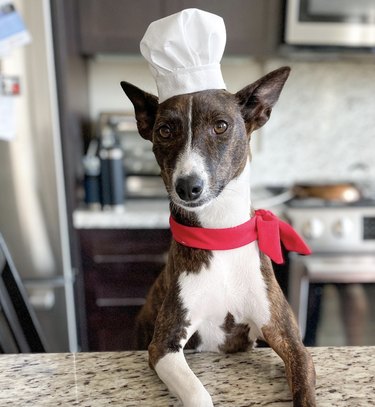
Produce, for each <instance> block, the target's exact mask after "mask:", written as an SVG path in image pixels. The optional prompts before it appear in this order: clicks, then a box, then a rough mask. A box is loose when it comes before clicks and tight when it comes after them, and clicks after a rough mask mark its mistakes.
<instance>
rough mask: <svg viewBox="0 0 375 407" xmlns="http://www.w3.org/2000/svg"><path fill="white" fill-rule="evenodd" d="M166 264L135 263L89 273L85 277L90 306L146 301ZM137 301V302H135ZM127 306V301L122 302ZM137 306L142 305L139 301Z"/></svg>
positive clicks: (104, 267) (103, 268) (106, 267)
mask: <svg viewBox="0 0 375 407" xmlns="http://www.w3.org/2000/svg"><path fill="white" fill-rule="evenodd" d="M163 267H164V264H158V263H149V264H147V265H145V264H144V263H133V264H131V265H130V266H128V265H116V267H112V266H108V265H105V266H102V267H101V269H100V270H93V271H89V272H88V274H89V275H86V276H85V281H86V283H87V285H86V286H87V287H88V288H89V290H88V292H87V294H88V295H87V300H88V301H90V306H94V307H98V306H99V307H100V306H110V303H111V301H110V299H112V300H113V303H114V304H115V303H116V301H118V302H117V304H118V305H120V304H121V300H124V299H128V300H127V301H128V303H129V304H132V303H134V299H143V300H144V299H145V298H146V295H147V293H148V290H149V289H150V287H151V285H152V284H153V283H154V281H155V280H156V278H157V276H158V275H159V273H160V272H161V270H162V269H163ZM135 301H137V300H135ZM122 304H124V306H126V301H122ZM136 305H142V302H141V301H139V302H138V303H137V304H136Z"/></svg>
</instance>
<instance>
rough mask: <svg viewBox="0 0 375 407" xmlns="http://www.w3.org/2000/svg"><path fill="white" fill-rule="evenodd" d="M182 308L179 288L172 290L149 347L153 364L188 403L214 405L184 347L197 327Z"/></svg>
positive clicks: (188, 406)
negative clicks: (187, 359) (195, 372)
mask: <svg viewBox="0 0 375 407" xmlns="http://www.w3.org/2000/svg"><path fill="white" fill-rule="evenodd" d="M187 314H188V313H187V311H186V310H183V309H182V305H181V301H180V300H179V298H178V289H177V288H176V289H175V290H173V289H172V290H170V292H169V293H168V294H167V297H166V299H165V301H164V303H163V305H162V307H161V310H160V312H159V314H158V317H157V320H156V324H155V332H154V337H153V339H152V342H151V343H150V345H149V347H148V351H149V361H150V366H151V367H152V368H154V369H155V371H156V373H157V374H158V376H159V377H160V379H161V380H162V381H163V382H164V383H165V384H166V385H167V387H168V389H169V390H170V391H171V392H172V393H173V394H175V395H176V396H177V397H178V398H179V399H180V400H181V401H182V403H183V405H184V406H185V407H210V406H213V404H212V400H211V397H210V395H209V393H208V392H207V390H206V389H205V388H204V386H203V384H202V383H201V382H200V381H199V379H198V378H197V377H196V376H195V374H194V373H193V371H192V370H191V369H190V367H189V365H188V364H187V362H186V359H185V356H184V353H183V348H184V346H185V345H186V343H187V341H188V340H189V339H190V337H191V336H192V335H193V334H194V332H195V331H196V329H197V327H198V325H199V321H192V320H190V319H189V317H188V315H187Z"/></svg>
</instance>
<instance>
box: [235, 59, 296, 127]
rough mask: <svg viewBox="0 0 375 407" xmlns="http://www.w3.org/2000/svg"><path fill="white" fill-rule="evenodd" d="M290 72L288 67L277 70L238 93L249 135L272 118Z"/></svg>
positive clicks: (237, 96)
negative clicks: (272, 112) (274, 107)
mask: <svg viewBox="0 0 375 407" xmlns="http://www.w3.org/2000/svg"><path fill="white" fill-rule="evenodd" d="M289 72H290V68H289V67H288V66H284V67H282V68H279V69H276V70H275V71H272V72H270V73H269V74H267V75H266V76H263V77H262V78H260V79H258V80H257V81H256V82H254V83H252V84H251V85H248V86H246V87H245V88H243V89H241V90H240V91H238V92H237V93H236V95H235V96H236V98H237V100H238V103H239V105H240V107H241V112H242V116H243V118H244V120H245V124H246V130H247V132H248V133H250V132H252V131H253V130H256V129H259V127H262V126H263V125H264V124H265V123H266V122H267V120H268V119H269V118H270V116H271V111H272V108H273V106H274V105H275V103H276V102H277V100H278V99H279V96H280V93H281V90H282V89H283V86H284V84H285V82H286V80H287V79H288V76H289Z"/></svg>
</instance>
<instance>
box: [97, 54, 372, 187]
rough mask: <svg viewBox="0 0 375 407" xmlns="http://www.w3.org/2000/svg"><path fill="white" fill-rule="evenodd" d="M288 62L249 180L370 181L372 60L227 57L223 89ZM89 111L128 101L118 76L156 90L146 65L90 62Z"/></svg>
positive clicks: (125, 105)
mask: <svg viewBox="0 0 375 407" xmlns="http://www.w3.org/2000/svg"><path fill="white" fill-rule="evenodd" d="M283 65H289V66H291V67H292V72H291V75H290V77H289V79H288V81H287V83H286V85H285V88H284V90H283V92H282V94H281V97H280V100H279V102H278V103H277V105H276V107H275V108H274V111H273V112H272V117H271V119H270V120H269V122H268V123H267V124H266V126H265V127H264V128H262V129H261V130H259V131H258V132H257V133H258V134H254V135H253V141H252V143H254V145H253V146H252V148H253V165H252V170H253V175H252V182H253V184H254V185H262V184H267V185H280V184H285V185H290V184H293V183H294V182H296V181H308V182H317V181H323V182H324V181H337V180H341V181H343V180H352V181H356V180H361V179H370V180H372V181H373V182H374V183H375V59H374V60H373V61H372V62H371V61H369V60H367V61H366V62H363V61H360V60H347V61H345V62H343V61H309V62H307V61H298V60H289V59H271V60H268V61H263V62H258V61H256V60H253V59H250V58H248V59H245V58H226V59H224V60H223V62H222V70H223V76H224V80H225V81H226V84H227V87H228V90H229V91H231V92H235V91H237V90H239V89H240V88H242V87H243V86H245V85H247V84H249V83H251V82H253V81H254V80H256V79H258V78H259V77H260V76H262V75H264V74H266V73H267V72H269V71H271V70H272V69H276V68H278V67H280V66H283ZM89 80H90V103H91V107H90V108H91V117H92V119H93V120H94V121H95V120H96V119H97V117H98V114H99V112H101V111H104V110H106V111H108V110H114V111H117V110H127V111H130V112H132V111H133V109H132V105H131V104H130V102H129V101H128V99H127V98H126V96H125V95H124V94H123V92H122V90H121V88H120V85H119V82H120V81H121V80H126V81H129V82H131V83H133V84H135V85H136V86H139V87H141V88H142V89H144V90H146V91H149V92H152V93H155V92H156V86H155V83H154V81H153V78H152V76H151V73H150V72H149V70H148V67H147V64H146V63H145V62H144V61H143V59H141V58H138V57H101V56H99V57H97V58H96V59H94V60H92V61H90V65H89Z"/></svg>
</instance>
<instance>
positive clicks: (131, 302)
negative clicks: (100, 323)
mask: <svg viewBox="0 0 375 407" xmlns="http://www.w3.org/2000/svg"><path fill="white" fill-rule="evenodd" d="M145 302H146V299H145V298H139V297H138V298H137V297H134V298H97V299H96V305H97V306H98V307H101V308H102V307H139V306H141V305H143V304H145Z"/></svg>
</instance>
